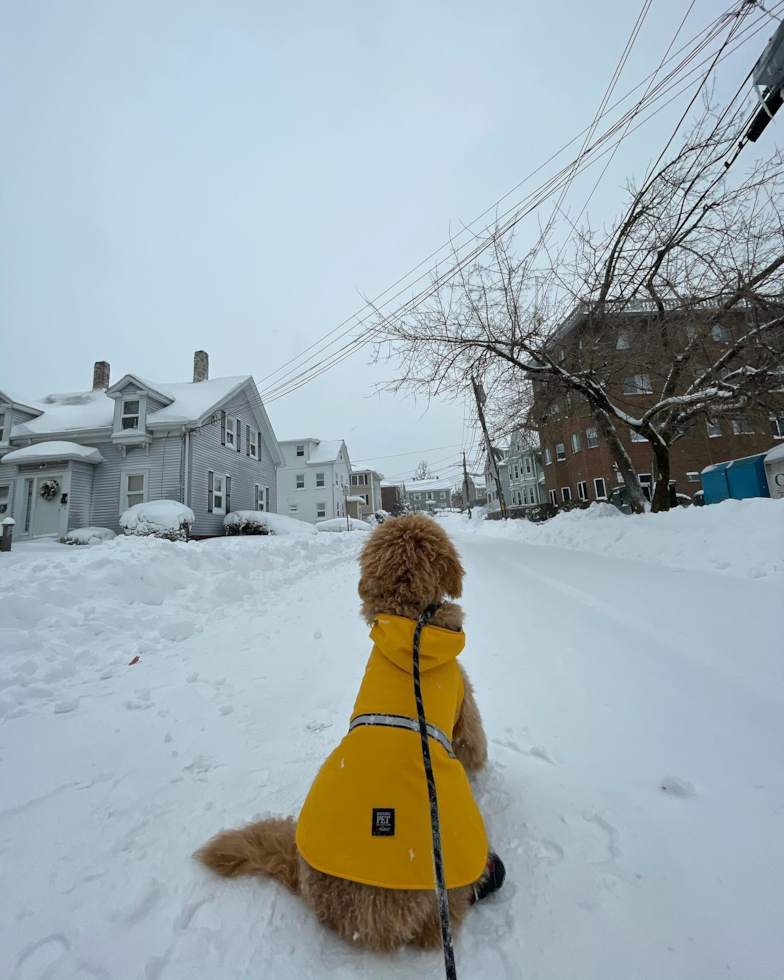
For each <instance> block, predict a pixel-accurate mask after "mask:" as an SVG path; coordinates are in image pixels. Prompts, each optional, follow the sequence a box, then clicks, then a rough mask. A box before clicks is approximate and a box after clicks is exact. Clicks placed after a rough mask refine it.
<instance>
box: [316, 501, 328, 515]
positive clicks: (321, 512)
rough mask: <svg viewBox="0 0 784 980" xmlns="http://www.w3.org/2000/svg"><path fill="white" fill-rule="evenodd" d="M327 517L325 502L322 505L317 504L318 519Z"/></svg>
mask: <svg viewBox="0 0 784 980" xmlns="http://www.w3.org/2000/svg"><path fill="white" fill-rule="evenodd" d="M326 516H327V505H326V503H325V502H324V501H322V502H321V503H320V504H316V517H326Z"/></svg>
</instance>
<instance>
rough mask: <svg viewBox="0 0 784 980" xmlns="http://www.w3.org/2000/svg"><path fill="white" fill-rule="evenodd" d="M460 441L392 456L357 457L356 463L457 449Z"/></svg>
mask: <svg viewBox="0 0 784 980" xmlns="http://www.w3.org/2000/svg"><path fill="white" fill-rule="evenodd" d="M458 446H460V443H459V442H453V443H452V445H451V446H433V447H431V448H430V449H412V450H411V451H410V452H408V453H392V455H390V456H363V457H362V459H355V460H354V462H355V463H369V462H370V461H371V460H374V459H398V458H399V457H400V456H416V455H417V453H437V452H438V451H439V450H441V449H457V448H458Z"/></svg>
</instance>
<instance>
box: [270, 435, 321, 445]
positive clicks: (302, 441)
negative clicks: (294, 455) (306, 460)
mask: <svg viewBox="0 0 784 980" xmlns="http://www.w3.org/2000/svg"><path fill="white" fill-rule="evenodd" d="M279 441H280V444H281V446H293V445H294V444H295V443H296V445H298V446H304V445H305V443H306V442H319V441H320V440H319V439H317V438H316V437H315V436H305V437H304V438H303V439H281V440H279Z"/></svg>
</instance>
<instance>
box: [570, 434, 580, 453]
mask: <svg viewBox="0 0 784 980" xmlns="http://www.w3.org/2000/svg"><path fill="white" fill-rule="evenodd" d="M572 452H573V453H579V452H580V433H579V432H573V433H572Z"/></svg>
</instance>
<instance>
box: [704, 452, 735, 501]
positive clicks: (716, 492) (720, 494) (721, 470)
mask: <svg viewBox="0 0 784 980" xmlns="http://www.w3.org/2000/svg"><path fill="white" fill-rule="evenodd" d="M729 465H730V464H729V462H726V463H714V464H713V465H712V466H706V467H705V469H704V470H703V471H702V473H701V474H700V476H701V477H702V491H703V497H704V500H703V503H706V504H719V503H721V501H722V500H728V499H729V496H730V486H729V483H728V482H727V467H728V466H729Z"/></svg>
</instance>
